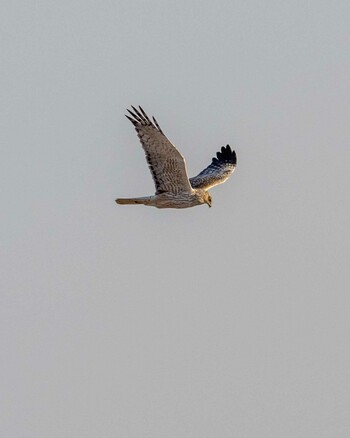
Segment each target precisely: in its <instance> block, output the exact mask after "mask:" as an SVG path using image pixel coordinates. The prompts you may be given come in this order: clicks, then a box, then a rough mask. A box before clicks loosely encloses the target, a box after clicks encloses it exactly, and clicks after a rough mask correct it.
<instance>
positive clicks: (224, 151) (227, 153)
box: [213, 145, 237, 165]
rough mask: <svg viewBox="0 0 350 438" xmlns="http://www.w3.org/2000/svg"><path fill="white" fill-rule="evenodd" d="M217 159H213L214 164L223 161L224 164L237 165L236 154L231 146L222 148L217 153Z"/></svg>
mask: <svg viewBox="0 0 350 438" xmlns="http://www.w3.org/2000/svg"><path fill="white" fill-rule="evenodd" d="M216 157H217V158H215V157H214V158H213V163H216V162H217V161H221V162H224V163H232V164H234V165H236V164H237V156H236V152H235V151H233V150H232V149H231V147H230V145H226V147H225V146H222V148H221V151H218V152H217V153H216Z"/></svg>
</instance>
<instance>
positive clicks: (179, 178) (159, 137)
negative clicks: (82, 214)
mask: <svg viewBox="0 0 350 438" xmlns="http://www.w3.org/2000/svg"><path fill="white" fill-rule="evenodd" d="M132 109H133V111H130V110H127V111H128V112H129V114H130V116H131V117H130V116H129V115H126V117H127V118H128V119H129V120H130V122H131V123H132V124H133V125H134V126H135V129H136V132H137V135H138V137H139V139H140V141H141V144H142V147H143V149H144V151H145V153H146V159H147V162H148V166H149V168H150V171H151V173H152V176H153V180H154V184H155V186H156V193H155V195H153V196H145V197H143V198H118V199H116V203H117V204H143V205H149V206H152V207H157V208H188V207H195V206H196V205H201V204H207V205H209V207H211V203H212V202H211V195H210V193H209V192H208V189H210V188H211V187H214V186H216V185H218V184H222V183H223V182H225V181H226V180H227V179H228V178H229V177H230V176H231V174H232V173H233V171H234V170H235V167H236V163H237V158H236V153H235V151H233V150H232V149H231V148H230V146H229V145H227V146H226V147H224V146H223V147H222V148H221V152H217V153H216V157H215V158H213V159H212V162H211V164H210V165H209V166H208V167H206V168H205V169H204V170H202V172H200V173H199V174H198V175H197V176H195V177H193V178H188V175H187V170H186V162H185V159H184V157H183V156H182V155H181V154H180V152H179V151H178V150H177V149H176V147H175V146H174V145H173V144H172V143H171V142H170V141H169V140H168V138H167V137H166V136H165V135H164V133H163V131H162V130H161V129H160V127H159V125H158V123H157V121H156V119H155V118H154V117H152V119H153V121H151V120H150V119H149V118H148V116H147V114H146V113H145V111H144V110H143V109H142V108H141V107H140V106H139V109H136V108H134V107H133V106H132Z"/></svg>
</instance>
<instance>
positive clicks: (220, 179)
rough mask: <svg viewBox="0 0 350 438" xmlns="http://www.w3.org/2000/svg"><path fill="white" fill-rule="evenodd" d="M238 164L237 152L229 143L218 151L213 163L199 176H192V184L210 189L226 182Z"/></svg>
mask: <svg viewBox="0 0 350 438" xmlns="http://www.w3.org/2000/svg"><path fill="white" fill-rule="evenodd" d="M236 164H237V156H236V152H235V151H233V150H232V149H231V148H230V146H229V145H227V146H226V147H224V146H223V147H222V148H221V152H217V153H216V157H214V158H213V160H212V162H211V164H210V165H209V166H208V167H207V168H206V169H204V170H202V172H201V173H199V174H198V175H197V176H195V177H193V178H190V183H191V186H192V187H193V188H194V189H205V190H207V189H210V187H214V186H217V185H218V184H222V183H224V182H225V181H226V180H227V179H228V178H229V177H230V176H231V175H232V173H233V171H234V170H235V167H236Z"/></svg>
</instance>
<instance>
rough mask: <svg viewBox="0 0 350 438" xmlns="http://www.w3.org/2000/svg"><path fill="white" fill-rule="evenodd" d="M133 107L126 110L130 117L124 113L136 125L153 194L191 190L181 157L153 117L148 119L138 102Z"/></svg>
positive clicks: (183, 160)
mask: <svg viewBox="0 0 350 438" xmlns="http://www.w3.org/2000/svg"><path fill="white" fill-rule="evenodd" d="M132 109H133V111H130V110H127V111H128V112H129V113H130V115H131V117H130V116H128V115H126V117H127V118H128V119H129V120H130V122H131V123H132V124H133V125H134V126H135V129H136V132H137V135H138V137H139V139H140V141H141V144H142V147H143V149H144V151H145V153H146V159H147V163H148V166H149V168H150V170H151V173H152V177H153V180H154V184H155V186H156V194H157V195H158V194H160V193H164V192H171V193H174V194H178V193H182V192H188V193H189V192H192V187H191V185H190V182H189V179H188V175H187V170H186V163H185V159H184V157H183V156H182V155H181V154H180V152H179V151H178V150H177V149H176V147H175V146H174V145H173V144H171V143H170V141H169V140H168V139H167V137H166V136H165V135H164V133H163V131H162V130H161V129H160V127H159V125H158V123H157V121H156V119H155V118H154V117H153V121H151V120H150V119H149V118H148V116H147V114H146V113H145V112H144V110H143V109H142V108H141V107H140V106H139V109H136V108H134V107H133V106H132Z"/></svg>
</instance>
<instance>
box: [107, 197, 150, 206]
mask: <svg viewBox="0 0 350 438" xmlns="http://www.w3.org/2000/svg"><path fill="white" fill-rule="evenodd" d="M151 199H152V196H145V197H143V198H118V199H116V200H115V202H116V203H117V204H121V205H137V204H143V205H150V200H151Z"/></svg>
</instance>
